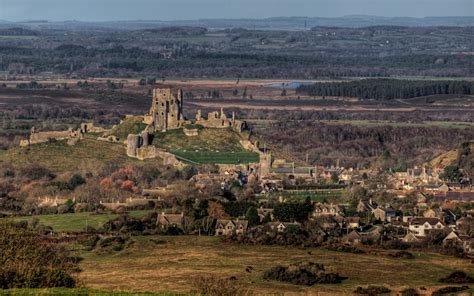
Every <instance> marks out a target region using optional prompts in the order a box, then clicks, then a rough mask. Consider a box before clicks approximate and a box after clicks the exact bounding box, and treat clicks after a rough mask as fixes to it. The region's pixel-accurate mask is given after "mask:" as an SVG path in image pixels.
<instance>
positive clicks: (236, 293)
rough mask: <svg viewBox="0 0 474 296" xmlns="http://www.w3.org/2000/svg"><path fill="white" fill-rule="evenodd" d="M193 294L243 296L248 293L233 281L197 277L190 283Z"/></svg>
mask: <svg viewBox="0 0 474 296" xmlns="http://www.w3.org/2000/svg"><path fill="white" fill-rule="evenodd" d="M192 286H193V292H194V293H196V294H198V295H206V296H244V295H249V294H250V293H249V291H248V290H246V289H245V288H244V287H242V285H240V284H238V283H236V282H235V280H234V279H224V278H215V277H198V278H196V279H194V280H193V281H192Z"/></svg>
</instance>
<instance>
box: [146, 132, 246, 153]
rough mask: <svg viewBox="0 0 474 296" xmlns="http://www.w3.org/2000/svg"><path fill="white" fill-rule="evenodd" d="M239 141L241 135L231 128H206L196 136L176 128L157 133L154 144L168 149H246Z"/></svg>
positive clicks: (231, 150) (222, 150) (227, 150)
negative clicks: (187, 134) (188, 134)
mask: <svg viewBox="0 0 474 296" xmlns="http://www.w3.org/2000/svg"><path fill="white" fill-rule="evenodd" d="M239 141H240V136H239V135H238V134H237V133H236V132H234V131H233V130H231V129H218V128H205V129H202V130H200V131H199V135H198V136H195V137H187V136H186V135H185V134H184V132H183V130H182V129H174V130H169V131H167V132H165V133H161V132H160V133H156V134H155V136H154V139H153V144H154V145H155V146H157V147H159V148H163V149H166V150H187V151H196V150H197V151H214V152H215V151H219V152H239V151H245V150H244V148H243V147H242V145H240V142H239Z"/></svg>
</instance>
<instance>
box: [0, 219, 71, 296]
mask: <svg viewBox="0 0 474 296" xmlns="http://www.w3.org/2000/svg"><path fill="white" fill-rule="evenodd" d="M76 271H77V262H75V261H74V260H69V251H68V250H67V249H66V248H64V247H63V246H62V245H59V244H57V243H54V242H52V241H50V240H48V239H47V238H46V237H44V236H43V235H41V234H40V233H39V232H36V231H33V230H31V229H29V228H28V227H27V223H13V222H3V221H2V222H0V288H2V289H10V288H51V287H74V286H75V284H76V280H75V277H74V274H75V272H76Z"/></svg>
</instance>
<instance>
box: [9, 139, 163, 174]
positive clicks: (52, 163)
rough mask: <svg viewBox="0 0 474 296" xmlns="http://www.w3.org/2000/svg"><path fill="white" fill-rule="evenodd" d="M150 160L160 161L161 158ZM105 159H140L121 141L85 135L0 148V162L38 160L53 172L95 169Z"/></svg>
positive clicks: (126, 161) (22, 163)
mask: <svg viewBox="0 0 474 296" xmlns="http://www.w3.org/2000/svg"><path fill="white" fill-rule="evenodd" d="M150 161H156V162H157V163H161V160H160V159H153V160H150ZM107 162H114V163H116V164H119V165H126V164H129V163H133V162H139V160H135V159H132V158H129V157H127V155H126V153H125V147H124V146H123V145H122V144H113V143H106V142H100V141H97V140H94V139H88V138H86V139H84V140H82V141H79V142H78V143H77V144H76V145H74V146H69V145H67V144H66V141H56V142H52V143H42V144H35V145H31V146H29V147H28V148H19V147H18V148H13V149H9V150H6V151H2V152H0V164H12V165H15V166H26V165H30V164H38V165H41V166H45V167H47V168H48V169H50V170H51V171H52V172H54V173H56V174H60V173H64V172H77V173H86V172H95V171H96V170H97V169H99V168H100V167H101V166H102V165H103V164H105V163H107Z"/></svg>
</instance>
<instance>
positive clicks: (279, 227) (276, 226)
mask: <svg viewBox="0 0 474 296" xmlns="http://www.w3.org/2000/svg"><path fill="white" fill-rule="evenodd" d="M267 225H268V226H269V228H270V229H271V230H274V231H275V230H276V231H277V232H279V233H283V232H285V230H286V229H287V228H288V227H292V226H294V227H300V226H301V223H298V222H269V223H267Z"/></svg>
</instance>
